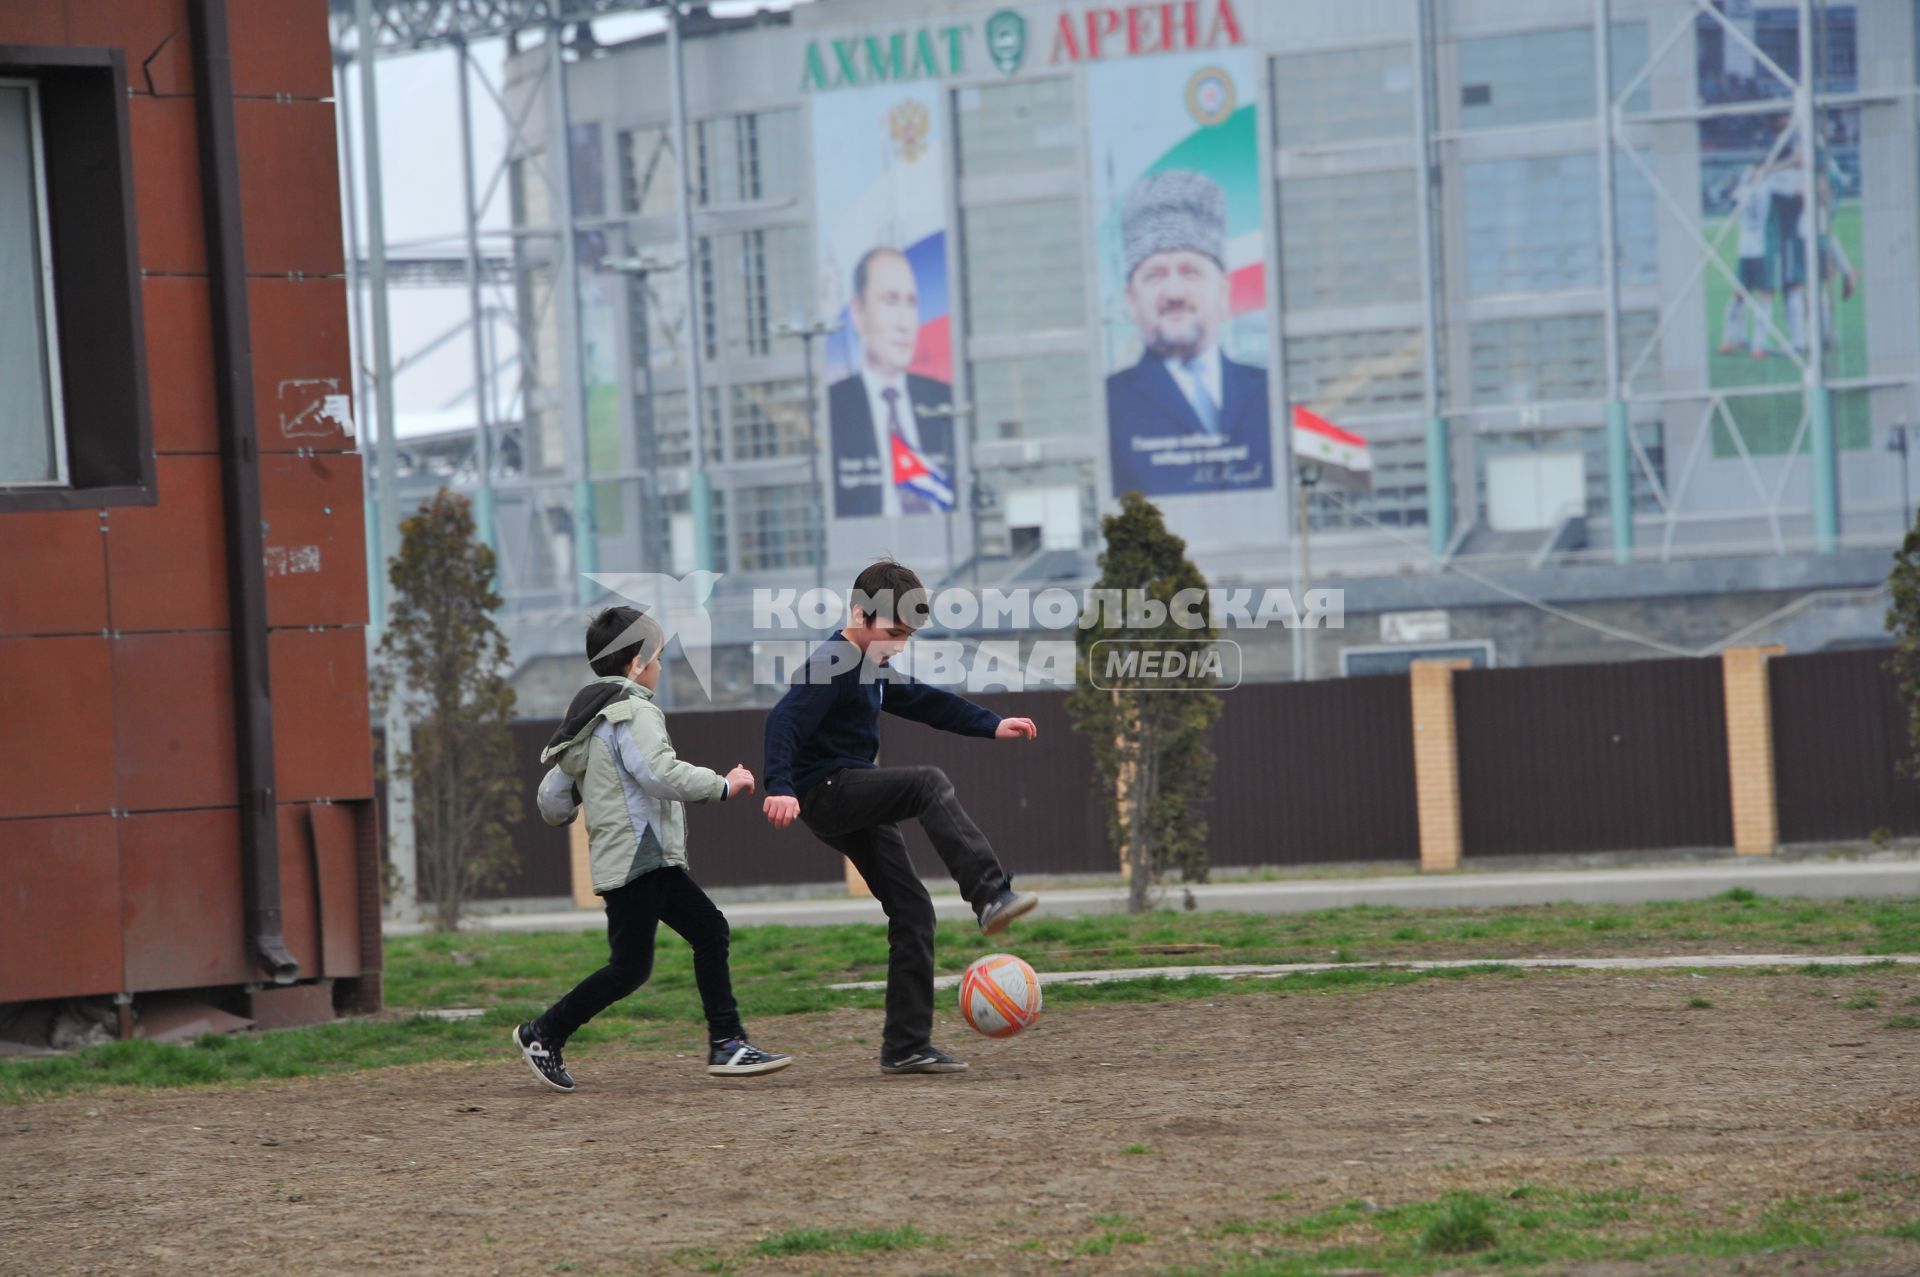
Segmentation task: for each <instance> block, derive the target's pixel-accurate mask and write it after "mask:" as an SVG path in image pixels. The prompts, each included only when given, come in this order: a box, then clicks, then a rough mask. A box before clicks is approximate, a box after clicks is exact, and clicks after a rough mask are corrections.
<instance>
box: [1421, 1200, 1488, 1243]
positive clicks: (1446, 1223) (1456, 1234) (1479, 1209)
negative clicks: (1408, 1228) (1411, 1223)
mask: <svg viewBox="0 0 1920 1277" xmlns="http://www.w3.org/2000/svg"><path fill="white" fill-rule="evenodd" d="M1499 1240H1500V1235H1499V1233H1497V1232H1495V1231H1494V1227H1493V1203H1492V1202H1490V1201H1488V1200H1487V1199H1486V1198H1484V1197H1482V1196H1480V1195H1479V1194H1478V1193H1456V1194H1451V1195H1449V1196H1448V1197H1447V1199H1446V1200H1445V1203H1444V1204H1443V1206H1442V1208H1441V1213H1440V1215H1439V1217H1438V1218H1436V1219H1434V1220H1433V1221H1432V1222H1431V1223H1429V1224H1428V1225H1427V1226H1426V1228H1424V1229H1423V1230H1421V1233H1420V1249H1421V1250H1424V1251H1427V1252H1429V1253H1430V1254H1435V1255H1470V1254H1472V1253H1473V1252H1474V1251H1476V1250H1488V1249H1491V1248H1492V1246H1493V1244H1494V1243H1495V1242H1497V1241H1499Z"/></svg>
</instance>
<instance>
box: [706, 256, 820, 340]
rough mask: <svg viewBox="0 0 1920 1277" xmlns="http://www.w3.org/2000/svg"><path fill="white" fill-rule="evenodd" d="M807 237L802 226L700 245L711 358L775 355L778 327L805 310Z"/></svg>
mask: <svg viewBox="0 0 1920 1277" xmlns="http://www.w3.org/2000/svg"><path fill="white" fill-rule="evenodd" d="M807 252H808V248H807V238H806V233H805V232H804V231H803V230H802V229H800V228H799V227H794V226H777V227H768V228H766V229H763V230H751V231H736V232H733V233H731V234H727V235H716V236H711V237H708V238H704V239H702V240H701V241H700V248H699V267H700V270H699V276H700V311H701V313H700V318H701V329H702V331H703V332H704V333H705V338H706V353H707V358H709V359H722V358H740V357H743V356H745V357H756V356H764V355H769V354H771V353H773V337H774V329H775V328H776V327H778V326H779V324H780V323H782V322H784V321H785V320H787V319H790V318H792V317H794V316H797V315H799V314H800V313H801V311H802V310H803V309H804V301H805V296H806V276H807V262H808V256H807Z"/></svg>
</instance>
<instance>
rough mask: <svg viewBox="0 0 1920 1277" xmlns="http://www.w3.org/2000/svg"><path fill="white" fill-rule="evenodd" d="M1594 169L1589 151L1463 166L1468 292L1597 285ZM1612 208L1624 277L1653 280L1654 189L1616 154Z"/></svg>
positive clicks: (1483, 294) (1597, 168)
mask: <svg viewBox="0 0 1920 1277" xmlns="http://www.w3.org/2000/svg"><path fill="white" fill-rule="evenodd" d="M1599 174H1600V165H1599V163H1598V162H1597V161H1596V160H1595V158H1594V156H1593V154H1592V153H1591V152H1581V153H1579V154H1574V155H1546V156H1535V157H1528V158H1515V159H1505V160H1484V161H1481V162H1479V163H1474V164H1467V165H1464V166H1463V167H1462V170H1461V177H1462V179H1463V185H1464V186H1465V188H1466V189H1465V194H1464V195H1463V196H1462V201H1463V203H1464V205H1465V214H1466V256H1467V293H1468V295H1469V296H1472V297H1487V296H1492V295H1495V294H1499V293H1528V292H1552V291H1554V290H1556V289H1565V288H1597V287H1599V285H1600V177H1599ZM1614 208H1615V213H1616V216H1615V220H1614V226H1615V231H1616V233H1617V235H1618V237H1619V245H1618V254H1617V259H1616V260H1617V262H1618V266H1619V270H1620V280H1621V282H1622V283H1628V284H1638V283H1652V282H1653V281H1654V277H1655V272H1656V269H1657V262H1656V261H1655V257H1654V251H1655V246H1654V215H1653V190H1652V188H1651V187H1649V186H1648V185H1647V181H1646V179H1645V178H1644V177H1643V176H1641V174H1640V171H1639V170H1638V169H1637V168H1635V167H1633V164H1632V162H1631V161H1629V160H1626V159H1624V158H1623V157H1619V156H1616V157H1615V163H1614Z"/></svg>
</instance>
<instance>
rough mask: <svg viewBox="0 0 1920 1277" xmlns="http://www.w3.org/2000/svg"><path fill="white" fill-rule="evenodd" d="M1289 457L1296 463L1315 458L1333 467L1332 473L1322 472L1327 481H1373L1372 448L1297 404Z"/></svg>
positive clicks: (1363, 484) (1361, 483) (1365, 484)
mask: <svg viewBox="0 0 1920 1277" xmlns="http://www.w3.org/2000/svg"><path fill="white" fill-rule="evenodd" d="M1293 460H1294V464H1295V465H1296V466H1297V465H1298V464H1299V463H1300V462H1302V461H1317V462H1319V463H1320V464H1321V465H1322V466H1331V467H1333V472H1332V473H1323V475H1322V478H1323V479H1325V480H1326V481H1328V482H1332V483H1340V484H1345V485H1348V486H1355V487H1368V486H1370V485H1371V484H1372V482H1373V451H1372V449H1370V448H1368V447H1367V441H1366V440H1365V439H1362V438H1361V437H1360V436H1359V435H1357V434H1354V433H1353V432H1352V431H1351V430H1342V429H1341V428H1340V427H1338V426H1336V425H1334V424H1333V423H1332V422H1331V421H1328V420H1327V419H1326V418H1325V417H1321V416H1318V415H1316V414H1314V413H1312V412H1309V411H1308V410H1307V409H1305V408H1303V407H1301V406H1300V405H1299V404H1295V405H1294V408H1293Z"/></svg>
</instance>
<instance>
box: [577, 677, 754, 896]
mask: <svg viewBox="0 0 1920 1277" xmlns="http://www.w3.org/2000/svg"><path fill="white" fill-rule="evenodd" d="M597 681H598V682H600V683H618V684H622V685H623V687H624V690H625V692H626V694H625V695H624V696H621V695H615V696H614V697H613V698H612V699H611V700H609V701H608V702H607V703H606V705H604V706H603V707H601V708H600V710H599V711H598V712H597V713H595V714H593V715H592V716H591V717H590V718H588V719H587V720H586V721H585V722H584V723H582V724H581V725H580V726H579V729H578V730H577V731H575V732H574V733H573V735H572V736H570V737H569V738H568V739H566V740H563V741H558V742H555V743H554V744H551V745H549V746H547V748H546V749H544V750H542V751H541V754H540V761H541V762H543V763H547V762H558V764H559V766H560V770H561V771H563V772H565V773H567V775H569V776H571V777H573V781H574V784H575V785H576V786H578V787H579V790H580V801H581V805H582V807H583V808H584V810H585V812H586V817H587V850H588V854H589V857H590V859H591V861H592V865H593V889H594V891H596V892H598V893H599V894H601V895H605V894H606V893H607V892H609V891H612V890H614V889H615V888H616V887H623V886H625V885H626V884H627V883H630V882H632V881H633V880H634V879H635V878H638V877H639V876H640V875H641V874H644V873H648V872H650V871H652V870H655V869H659V868H661V867H662V866H663V865H679V866H681V867H682V868H684V867H685V866H686V863H687V816H686V807H685V804H687V803H701V802H717V801H719V800H720V799H722V798H725V797H726V795H727V782H726V780H725V779H724V778H723V777H722V776H721V775H720V773H718V772H716V771H713V770H711V769H709V768H706V767H697V766H695V765H694V764H692V763H689V762H684V761H682V760H681V759H680V758H678V757H677V756H676V755H675V754H674V752H673V741H672V739H671V738H669V737H668V735H667V716H666V715H665V714H663V713H662V712H661V710H660V707H659V706H658V705H656V704H654V701H653V692H652V691H651V690H650V689H648V688H645V687H642V686H640V685H639V684H638V683H634V682H630V681H628V680H627V679H625V678H622V677H620V676H619V675H614V676H612V677H610V678H603V679H599V680H597ZM592 686H593V685H592V684H589V687H592Z"/></svg>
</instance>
